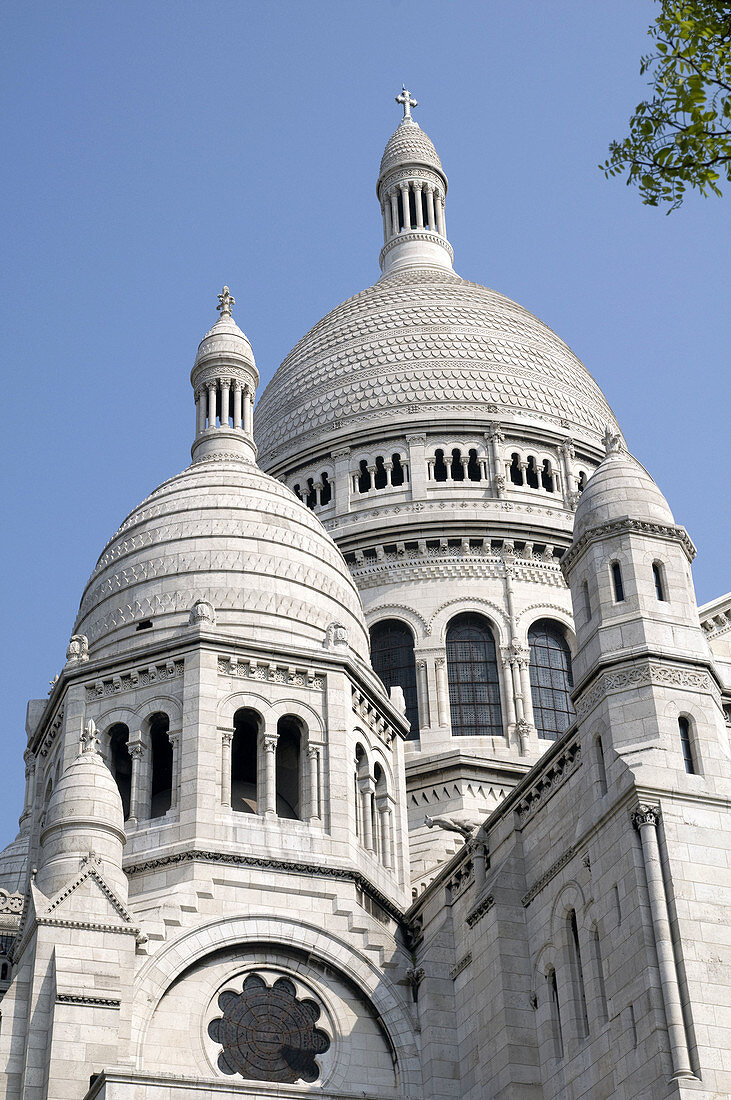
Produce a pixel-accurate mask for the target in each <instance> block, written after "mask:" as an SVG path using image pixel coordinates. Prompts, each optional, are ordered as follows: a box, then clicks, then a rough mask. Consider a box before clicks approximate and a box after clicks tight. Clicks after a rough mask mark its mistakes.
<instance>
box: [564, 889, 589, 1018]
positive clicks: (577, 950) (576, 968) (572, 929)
mask: <svg viewBox="0 0 731 1100" xmlns="http://www.w3.org/2000/svg"><path fill="white" fill-rule="evenodd" d="M566 923H567V925H568V940H569V956H570V958H571V969H572V972H573V973H572V977H573V983H572V984H573V988H574V1000H575V1002H576V1020H577V1023H578V1026H579V1032H580V1034H581V1035H582V1036H583V1038H585V1039H586V1037H587V1036H588V1034H589V1013H588V1011H587V1008H586V987H585V985H584V967H583V965H582V962H581V944H580V943H579V927H578V925H577V923H576V912H575V911H574V910H573V909H571V910H570V911H569V914H568V918H567V921H566Z"/></svg>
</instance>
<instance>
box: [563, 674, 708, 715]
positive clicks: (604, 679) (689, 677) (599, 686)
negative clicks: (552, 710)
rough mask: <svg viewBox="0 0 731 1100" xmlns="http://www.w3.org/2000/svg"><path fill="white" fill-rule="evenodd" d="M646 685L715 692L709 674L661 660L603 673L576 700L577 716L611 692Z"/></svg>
mask: <svg viewBox="0 0 731 1100" xmlns="http://www.w3.org/2000/svg"><path fill="white" fill-rule="evenodd" d="M647 685H653V686H658V687H678V688H688V689H689V690H691V691H708V692H713V690H714V684H713V680H712V679H711V676H710V674H709V673H708V672H706V671H705V670H703V669H692V668H681V667H679V666H677V665H671V664H663V663H660V662H659V661H643V662H642V663H635V664H633V665H632V667H631V668H625V669H618V670H616V671H614V672H603V673H601V674H600V676H599V679H598V681H597V682H596V683H595V684H594V685H593V686H591V687H589V688H587V689H586V690H585V691H584V692H583V693H582V694H581V695H580V696H579V697H578V698H577V699H576V703H575V707H576V715H577V717H578V718H580V719H582V718H584V717H585V716H586V715H587V714H588V713H589V711H591V710H593V709H594V707H595V706H596V705H597V703H598V702H600V700H601V699H603V698H604V697H605V696H606V695H609V694H610V693H611V692H614V691H628V690H631V689H633V688H640V687H645V686H647Z"/></svg>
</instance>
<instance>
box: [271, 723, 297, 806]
mask: <svg viewBox="0 0 731 1100" xmlns="http://www.w3.org/2000/svg"><path fill="white" fill-rule="evenodd" d="M277 734H278V737H277V749H276V773H277V815H278V816H279V817H286V818H289V819H296V818H299V816H300V747H301V741H302V738H301V733H300V723H299V721H298V719H297V718H295V717H293V716H292V715H290V714H286V715H285V716H284V717H283V718H280V719H279V721H278V722H277Z"/></svg>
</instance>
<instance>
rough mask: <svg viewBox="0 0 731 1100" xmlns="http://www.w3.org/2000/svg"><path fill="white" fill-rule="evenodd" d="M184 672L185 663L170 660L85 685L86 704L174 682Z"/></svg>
mask: <svg viewBox="0 0 731 1100" xmlns="http://www.w3.org/2000/svg"><path fill="white" fill-rule="evenodd" d="M184 671H185V662H184V661H182V660H168V661H165V662H158V663H157V664H151V665H144V666H138V667H137V668H134V669H130V670H128V671H125V672H119V673H117V674H116V675H115V676H111V677H106V678H103V679H99V680H94V681H93V682H92V683H89V684H85V685H84V687H85V692H86V702H87V703H91V702H93V701H94V700H95V699H105V698H109V697H110V696H113V695H120V694H122V693H123V692H125V691H136V690H137V689H138V688H141V687H148V686H149V685H150V684H159V683H163V682H166V681H169V680H174V679H176V678H177V677H179V676H182V675H183V673H184Z"/></svg>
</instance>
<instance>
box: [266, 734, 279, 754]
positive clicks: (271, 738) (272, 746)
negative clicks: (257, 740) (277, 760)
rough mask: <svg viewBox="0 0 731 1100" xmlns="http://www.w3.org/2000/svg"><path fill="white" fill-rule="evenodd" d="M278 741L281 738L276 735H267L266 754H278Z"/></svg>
mask: <svg viewBox="0 0 731 1100" xmlns="http://www.w3.org/2000/svg"><path fill="white" fill-rule="evenodd" d="M278 740H279V737H278V735H277V734H276V733H267V734H265V735H264V740H263V745H264V752H276V751H277V741H278Z"/></svg>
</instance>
